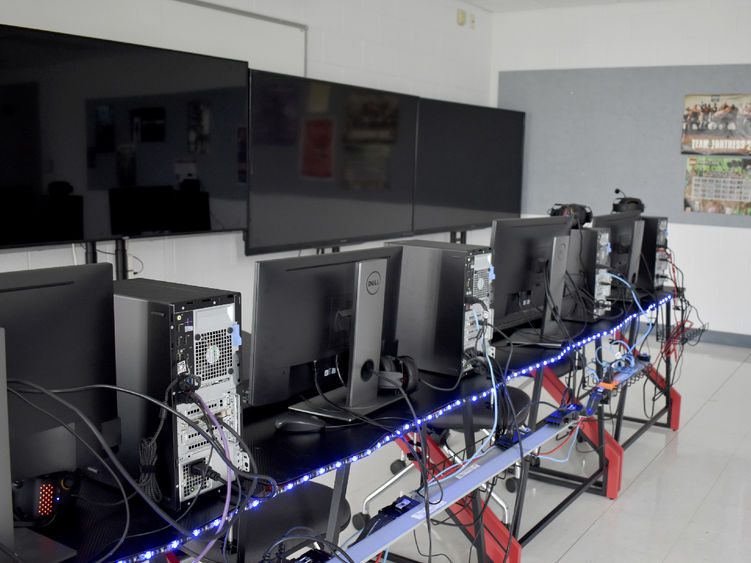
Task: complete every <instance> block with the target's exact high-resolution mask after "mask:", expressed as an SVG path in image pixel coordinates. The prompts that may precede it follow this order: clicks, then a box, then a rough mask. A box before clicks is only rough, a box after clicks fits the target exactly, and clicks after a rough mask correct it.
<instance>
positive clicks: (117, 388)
mask: <svg viewBox="0 0 751 563" xmlns="http://www.w3.org/2000/svg"><path fill="white" fill-rule="evenodd" d="M8 383H21V384H26V385H33V384H29V383H27V382H25V381H23V380H21V379H9V380H8ZM34 387H37V388H38V389H35V390H34V391H28V392H43V393H50V394H52V395H54V394H62V393H78V392H81V391H91V390H94V389H110V390H113V391H117V392H120V393H125V394H126V395H133V396H135V397H139V398H141V399H143V400H145V401H148V402H150V403H153V404H155V405H157V406H159V407H161V408H163V409H164V410H166V411H168V412H170V413H172V414H174V415H175V416H177V417H178V418H180V419H181V420H183V421H184V422H185V423H186V424H187V425H188V426H190V427H191V428H192V429H193V430H195V431H196V432H198V433H199V434H200V435H201V437H203V438H204V439H205V440H206V441H207V442H208V443H209V444H211V445H212V446H213V448H214V450H215V451H216V452H217V454H218V455H219V457H221V458H222V461H223V462H224V463H225V464H226V465H229V466H230V468H231V469H232V470H233V471H235V472H237V473H240V476H241V477H244V478H246V479H254V478H257V479H259V480H261V481H266V482H268V483H269V484H271V485H272V488H273V490H274V492H275V495H276V494H277V493H278V486H277V483H276V480H275V479H274V478H273V477H270V476H268V475H261V474H255V473H249V472H248V471H244V470H242V469H240V468H238V467H236V466H235V465H234V463H232V461H231V460H230V459H228V458H227V456H226V455H225V454H224V447H223V446H221V445H220V444H217V443H216V441H215V440H214V439H213V437H212V436H209V434H207V433H206V432H205V431H204V430H203V429H202V428H201V427H200V426H199V425H197V424H196V423H195V422H193V421H192V420H191V419H190V418H189V417H187V416H186V415H184V414H182V413H181V412H178V411H177V410H176V409H174V408H172V407H171V406H169V405H168V404H165V403H164V402H162V401H160V400H159V399H154V398H153V397H150V396H149V395H146V394H144V393H139V392H138V391H133V390H132V389H126V388H125V387H120V386H117V385H107V384H104V383H97V384H92V385H82V386H80V387H69V388H66V389H50V390H47V389H43V388H42V387H39V386H37V385H34ZM56 400H61V399H58V398H56ZM113 455H114V454H113Z"/></svg>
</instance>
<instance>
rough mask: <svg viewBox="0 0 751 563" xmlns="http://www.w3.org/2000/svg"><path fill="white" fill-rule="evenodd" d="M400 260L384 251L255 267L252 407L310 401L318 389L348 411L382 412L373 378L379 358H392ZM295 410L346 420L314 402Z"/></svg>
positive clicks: (392, 250) (394, 253) (397, 253)
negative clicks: (300, 398) (299, 398)
mask: <svg viewBox="0 0 751 563" xmlns="http://www.w3.org/2000/svg"><path fill="white" fill-rule="evenodd" d="M401 254H402V253H401V248H400V247H382V248H374V249H367V250H359V251H352V252H337V253H332V254H322V255H315V256H303V257H297V258H284V259H278V260H263V261H259V262H257V263H256V280H255V281H256V284H255V292H254V313H253V323H252V334H251V365H250V372H249V384H248V389H249V391H248V400H249V402H250V404H251V405H253V406H261V405H267V404H270V403H275V402H280V401H287V400H289V399H291V398H294V397H296V396H298V395H301V394H306V393H307V394H308V395H313V394H314V393H313V392H314V391H315V390H316V382H318V383H319V384H320V387H322V388H326V389H331V388H332V386H333V387H336V389H334V391H332V392H327V393H326V396H327V397H328V398H329V400H332V401H334V402H336V403H337V404H340V405H341V406H343V407H345V408H347V409H348V410H355V411H357V412H358V413H360V414H365V413H367V412H370V410H374V409H370V408H369V407H375V408H380V406H382V405H383V401H382V399H384V397H379V396H378V379H379V378H378V376H377V374H375V373H374V370H375V371H377V370H378V369H379V365H378V364H379V361H380V356H381V354H382V353H383V354H390V355H395V354H396V340H395V334H396V313H397V304H398V303H397V301H398V294H399V287H398V285H399V278H400V269H401ZM368 370H370V372H369V371H368ZM344 382H346V385H343V383H344ZM393 396H394V394H393V392H392V393H390V395H389V399H391V398H393ZM397 398H398V397H397ZM319 407H320V408H319ZM294 410H304V411H308V412H316V414H322V415H325V416H331V417H333V418H343V419H349V418H350V417H349V415H347V413H344V412H343V411H341V410H338V409H336V408H333V407H331V405H329V404H328V403H327V402H326V401H324V400H322V399H321V398H320V396H318V395H316V396H314V397H313V398H312V399H306V400H305V401H303V402H302V403H301V404H299V405H296V406H295V407H294Z"/></svg>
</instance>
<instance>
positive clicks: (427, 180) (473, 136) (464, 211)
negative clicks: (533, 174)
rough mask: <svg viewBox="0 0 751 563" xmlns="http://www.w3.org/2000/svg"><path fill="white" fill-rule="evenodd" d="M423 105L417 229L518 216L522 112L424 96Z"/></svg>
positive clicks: (473, 224) (419, 131) (471, 224)
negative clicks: (425, 97)
mask: <svg viewBox="0 0 751 563" xmlns="http://www.w3.org/2000/svg"><path fill="white" fill-rule="evenodd" d="M419 107H420V111H419V118H418V128H417V135H418V139H419V140H418V143H417V164H416V167H417V169H416V171H415V178H416V182H415V216H414V230H415V232H416V233H428V232H439V231H463V230H467V229H476V228H481V227H489V226H490V224H491V223H492V222H493V219H500V218H507V217H519V214H520V212H521V192H522V163H523V154H524V113H523V112H518V111H510V110H504V109H497V108H489V107H480V106H472V105H467V104H458V103H453V102H444V101H438V100H429V99H423V98H421V99H420V104H419Z"/></svg>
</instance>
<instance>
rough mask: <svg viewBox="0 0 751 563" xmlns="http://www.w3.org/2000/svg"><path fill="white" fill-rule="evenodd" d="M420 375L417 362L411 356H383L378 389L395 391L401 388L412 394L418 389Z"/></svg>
mask: <svg viewBox="0 0 751 563" xmlns="http://www.w3.org/2000/svg"><path fill="white" fill-rule="evenodd" d="M418 373H419V372H418V369H417V364H416V363H415V360H414V359H412V358H411V357H409V356H396V357H395V356H381V369H380V373H379V374H378V375H379V378H378V387H379V388H380V389H393V390H396V389H398V388H399V387H401V388H402V389H404V391H406V392H407V393H410V392H412V391H414V390H415V389H417V376H418Z"/></svg>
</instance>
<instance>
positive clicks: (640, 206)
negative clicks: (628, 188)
mask: <svg viewBox="0 0 751 563" xmlns="http://www.w3.org/2000/svg"><path fill="white" fill-rule="evenodd" d="M615 193H616V194H620V196H621V197H619V198H617V199H616V200H615V201H614V202H613V212H616V213H620V212H622V211H644V202H643V201H642V200H640V199H639V198H638V197H628V196H626V194H624V193H623V191H622V190H620V189H618V188H616V189H615Z"/></svg>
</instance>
